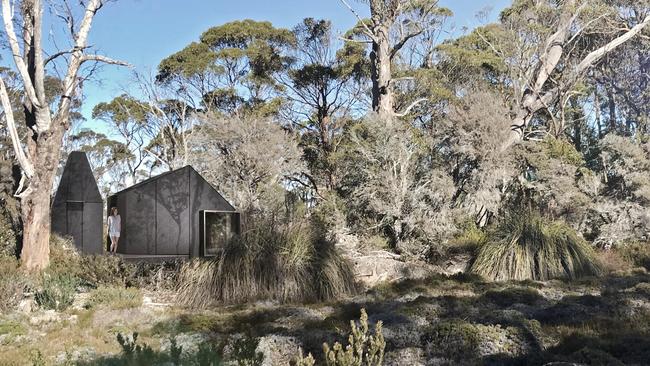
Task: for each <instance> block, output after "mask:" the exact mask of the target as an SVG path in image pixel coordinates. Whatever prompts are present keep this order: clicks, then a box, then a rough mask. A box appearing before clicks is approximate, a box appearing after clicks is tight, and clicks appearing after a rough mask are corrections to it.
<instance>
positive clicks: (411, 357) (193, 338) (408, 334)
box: [0, 259, 650, 365]
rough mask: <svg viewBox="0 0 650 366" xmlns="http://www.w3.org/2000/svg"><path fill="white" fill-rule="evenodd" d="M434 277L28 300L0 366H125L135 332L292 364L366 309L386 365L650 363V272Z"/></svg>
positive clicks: (188, 349)
mask: <svg viewBox="0 0 650 366" xmlns="http://www.w3.org/2000/svg"><path fill="white" fill-rule="evenodd" d="M391 260H392V261H395V260H396V259H391ZM376 263H379V262H376ZM357 266H369V264H368V263H363V260H361V261H360V262H358V263H357ZM450 267H454V268H455V267H458V264H457V263H453V264H452V265H450ZM430 270H432V268H428V267H426V266H424V267H423V268H421V269H419V270H418V272H417V273H415V275H414V277H415V278H414V279H413V278H410V279H409V278H408V277H409V276H407V275H406V274H405V273H403V271H402V270H401V269H400V265H399V264H397V263H392V262H390V263H383V264H382V265H381V266H377V267H376V270H375V271H374V273H371V275H370V276H365V277H366V282H367V283H370V282H372V284H374V285H375V286H374V287H372V288H371V289H369V290H367V291H365V292H364V293H363V294H361V295H358V296H356V297H354V298H351V299H347V300H345V301H341V302H336V303H328V304H322V303H321V304H307V305H305V304H296V305H280V304H274V303H256V304H252V305H247V306H230V307H224V308H219V309H211V310H203V311H194V310H189V309H183V308H179V307H176V306H174V303H173V294H170V293H167V292H161V291H158V292H149V293H144V300H143V302H142V305H140V306H138V307H135V308H127V309H111V308H103V307H93V308H88V307H87V306H85V303H86V298H85V296H84V294H80V295H79V296H78V297H77V299H76V300H75V304H74V305H73V306H72V307H71V308H70V309H68V310H66V311H64V312H54V311H43V310H38V309H33V308H32V306H31V305H30V303H28V302H27V303H23V304H22V310H21V311H20V312H15V313H12V314H4V315H2V316H0V347H1V351H2V352H1V353H2V355H3V356H2V358H0V364H10V365H14V364H15V365H23V364H27V365H31V364H67V365H74V364H80V365H91V364H106V365H113V364H115V365H119V364H124V363H120V360H121V358H124V357H126V356H125V355H124V351H123V349H122V348H121V346H120V344H118V342H117V341H116V336H117V334H123V335H127V336H132V335H133V332H137V333H138V339H137V343H138V344H140V345H143V344H147V345H149V346H150V348H151V352H152V354H156V353H168V352H172V350H178V352H180V354H181V355H180V359H183V358H186V357H190V356H192V355H196V354H198V353H201V352H204V351H205V350H204V349H203V348H202V345H205V344H212V345H218V352H216V351H215V354H217V353H218V354H220V355H223V356H224V359H225V360H226V361H227V360H228V359H229V355H230V356H232V355H234V354H236V356H237V357H236V358H237V359H242V358H246V359H248V360H249V361H248V362H249V363H248V364H251V365H254V364H263V365H285V364H289V362H290V360H291V359H292V358H293V357H294V356H295V355H296V354H297V353H298V349H299V348H302V349H304V350H305V351H306V352H311V353H312V354H314V356H315V357H316V358H317V360H318V358H319V357H321V356H322V351H321V346H322V343H323V342H324V341H327V342H330V343H332V342H334V341H341V342H345V340H346V338H347V337H346V334H347V332H348V331H349V320H351V319H358V318H359V314H360V310H361V308H365V309H366V310H367V312H368V314H369V316H370V321H371V323H374V322H376V321H378V320H381V321H383V323H384V331H383V334H384V336H385V339H386V342H387V346H386V355H385V363H384V364H386V365H543V364H548V363H552V362H571V363H575V364H589V365H623V364H626V365H646V364H650V274H649V273H648V272H647V271H646V270H644V269H636V270H633V271H627V272H621V273H617V274H611V275H608V276H606V277H603V278H599V279H585V280H581V281H574V282H564V281H550V282H512V283H486V282H483V281H481V280H479V279H478V278H475V277H473V276H469V275H465V274H462V273H461V274H456V275H451V276H448V275H442V274H434V275H432V274H430V272H429V271H430ZM359 273H360V276H363V271H359ZM411 274H413V273H411ZM369 278H375V279H381V280H383V282H379V280H377V281H368V279H369ZM387 281H388V282H387ZM127 338H128V337H127ZM172 353H173V352H172ZM230 359H233V360H234V359H235V357H230ZM233 363H234V361H233ZM234 364H237V363H234Z"/></svg>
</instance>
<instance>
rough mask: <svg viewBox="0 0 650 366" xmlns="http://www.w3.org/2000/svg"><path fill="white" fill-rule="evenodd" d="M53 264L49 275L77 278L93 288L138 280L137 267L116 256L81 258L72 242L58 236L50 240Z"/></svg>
mask: <svg viewBox="0 0 650 366" xmlns="http://www.w3.org/2000/svg"><path fill="white" fill-rule="evenodd" d="M50 262H51V263H50V266H49V267H48V270H47V272H48V273H50V274H53V275H58V274H66V275H70V276H74V277H76V278H78V279H79V280H80V281H81V282H82V283H83V284H86V285H90V286H92V287H98V286H100V285H117V286H125V285H127V284H131V283H132V282H134V281H135V278H134V277H135V275H136V273H135V272H136V267H135V265H133V264H130V263H126V262H124V261H123V260H122V259H121V258H119V257H117V256H107V255H92V256H87V255H81V254H79V253H78V252H77V250H76V249H75V247H74V244H73V243H72V242H71V241H70V240H69V239H63V238H61V237H59V236H56V235H52V238H51V240H50Z"/></svg>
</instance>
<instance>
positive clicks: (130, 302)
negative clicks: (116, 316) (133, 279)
mask: <svg viewBox="0 0 650 366" xmlns="http://www.w3.org/2000/svg"><path fill="white" fill-rule="evenodd" d="M140 305H142V293H141V292H140V290H139V289H137V288H135V287H128V288H125V287H117V286H100V287H98V288H97V289H95V290H93V291H92V292H91V293H90V296H89V298H88V303H87V305H86V306H87V307H89V308H93V307H97V306H105V307H108V308H111V309H129V308H135V307H138V306H140Z"/></svg>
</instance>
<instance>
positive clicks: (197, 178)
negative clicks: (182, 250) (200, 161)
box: [190, 169, 235, 257]
mask: <svg viewBox="0 0 650 366" xmlns="http://www.w3.org/2000/svg"><path fill="white" fill-rule="evenodd" d="M190 171H191V173H190V194H191V195H190V198H191V205H190V207H191V223H190V224H191V227H192V237H191V241H190V243H192V247H191V250H190V256H191V257H198V256H199V255H200V253H201V251H200V239H201V228H200V218H199V216H200V212H201V211H202V210H215V211H232V212H234V211H235V208H234V207H232V205H230V203H228V201H226V200H225V199H224V198H223V197H222V196H221V195H220V194H219V193H218V192H217V191H216V190H215V189H214V188H213V187H212V186H211V185H210V184H209V183H208V182H207V181H206V180H205V179H203V177H202V176H201V175H199V174H198V173H197V172H196V171H195V170H194V169H190Z"/></svg>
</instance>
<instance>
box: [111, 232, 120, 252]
mask: <svg viewBox="0 0 650 366" xmlns="http://www.w3.org/2000/svg"><path fill="white" fill-rule="evenodd" d="M119 242H120V237H119V236H116V237H115V248H114V249H113V253H117V243H119Z"/></svg>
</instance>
